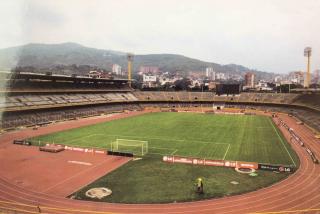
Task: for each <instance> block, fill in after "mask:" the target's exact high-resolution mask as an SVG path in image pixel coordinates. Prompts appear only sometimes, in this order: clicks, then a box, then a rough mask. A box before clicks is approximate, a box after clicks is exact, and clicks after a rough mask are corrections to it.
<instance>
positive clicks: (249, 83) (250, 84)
mask: <svg viewBox="0 0 320 214" xmlns="http://www.w3.org/2000/svg"><path fill="white" fill-rule="evenodd" d="M244 82H245V83H244V86H245V87H246V88H254V74H253V73H251V72H248V73H246V74H245V76H244Z"/></svg>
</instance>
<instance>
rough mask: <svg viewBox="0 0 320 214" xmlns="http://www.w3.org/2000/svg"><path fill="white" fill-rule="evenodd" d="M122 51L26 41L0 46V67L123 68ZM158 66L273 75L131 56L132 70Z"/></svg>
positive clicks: (177, 58) (170, 56)
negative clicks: (78, 66)
mask: <svg viewBox="0 0 320 214" xmlns="http://www.w3.org/2000/svg"><path fill="white" fill-rule="evenodd" d="M126 60H127V59H126V53H124V52H119V51H112V50H102V49H95V48H89V47H85V46H82V45H80V44H76V43H62V44H27V45H24V46H18V47H11V48H6V49H0V69H1V70H9V69H10V68H14V67H16V66H23V67H24V66H33V67H34V68H37V69H40V68H41V69H46V68H48V69H49V68H52V67H54V66H57V65H90V66H97V67H99V68H104V69H107V70H111V67H112V64H119V65H121V66H122V67H123V68H124V69H126V67H127V61H126ZM143 65H144V66H148V65H149V66H158V67H159V68H160V69H161V70H162V71H169V72H175V71H180V72H182V73H183V72H188V71H203V70H205V68H206V67H213V68H214V69H215V71H216V72H222V73H228V74H243V73H245V72H247V71H250V70H251V71H253V72H254V73H256V74H257V76H258V78H263V79H270V78H272V77H273V75H274V74H271V73H267V72H260V71H255V70H252V69H249V68H246V67H244V66H241V65H235V64H228V65H220V64H217V63H211V62H204V61H201V60H197V59H192V58H188V57H185V56H182V55H177V54H148V55H135V57H134V72H137V71H138V69H139V67H140V66H143Z"/></svg>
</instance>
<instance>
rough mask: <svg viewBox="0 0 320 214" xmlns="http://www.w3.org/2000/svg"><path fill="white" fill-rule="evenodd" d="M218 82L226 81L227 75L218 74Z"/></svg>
mask: <svg viewBox="0 0 320 214" xmlns="http://www.w3.org/2000/svg"><path fill="white" fill-rule="evenodd" d="M215 79H216V80H226V79H227V78H226V75H225V74H224V73H216V78H215Z"/></svg>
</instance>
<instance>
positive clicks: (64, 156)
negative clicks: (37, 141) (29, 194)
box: [0, 144, 130, 197]
mask: <svg viewBox="0 0 320 214" xmlns="http://www.w3.org/2000/svg"><path fill="white" fill-rule="evenodd" d="M129 160H130V159H129V158H125V157H117V156H108V155H105V154H88V153H83V152H77V151H68V150H65V151H63V152H60V153H48V152H41V151H39V149H38V147H34V146H31V147H27V146H20V145H13V144H7V145H6V147H5V148H3V147H1V148H0V163H1V164H0V174H1V175H0V176H1V177H3V178H6V179H8V180H10V181H11V182H12V183H15V184H16V185H19V186H21V187H24V188H27V189H31V190H33V191H36V192H42V193H46V194H52V195H56V196H63V197H66V196H68V195H70V194H71V193H73V192H74V191H76V190H78V189H80V188H81V187H83V186H85V185H87V184H89V183H91V182H93V181H94V180H96V179H97V178H99V177H101V176H103V175H105V174H107V173H108V172H110V171H112V170H114V169H116V168H117V167H119V166H121V165H122V164H125V163H126V162H127V161H129Z"/></svg>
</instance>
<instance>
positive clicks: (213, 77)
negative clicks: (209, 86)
mask: <svg viewBox="0 0 320 214" xmlns="http://www.w3.org/2000/svg"><path fill="white" fill-rule="evenodd" d="M206 77H207V78H208V79H209V80H216V72H215V71H214V69H213V68H212V67H208V68H206Z"/></svg>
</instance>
